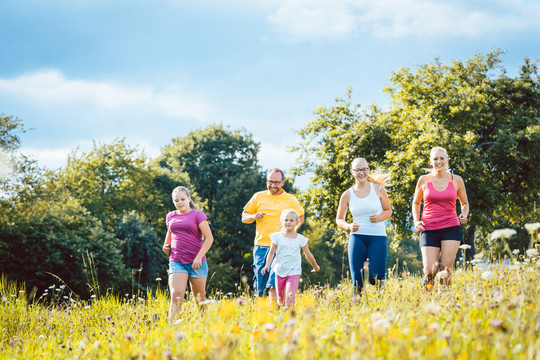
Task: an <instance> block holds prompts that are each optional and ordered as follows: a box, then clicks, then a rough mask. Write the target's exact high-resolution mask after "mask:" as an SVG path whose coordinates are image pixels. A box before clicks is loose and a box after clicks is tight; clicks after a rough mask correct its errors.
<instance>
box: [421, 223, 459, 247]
mask: <svg viewBox="0 0 540 360" xmlns="http://www.w3.org/2000/svg"><path fill="white" fill-rule="evenodd" d="M445 240H458V241H463V232H462V231H461V225H458V226H451V227H447V228H442V229H437V230H424V231H422V232H421V233H420V247H424V246H433V247H438V248H440V247H441V241H445Z"/></svg>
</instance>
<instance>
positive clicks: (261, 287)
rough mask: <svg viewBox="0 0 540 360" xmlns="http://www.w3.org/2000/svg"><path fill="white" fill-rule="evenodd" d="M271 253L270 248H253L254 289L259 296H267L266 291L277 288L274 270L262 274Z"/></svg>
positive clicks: (256, 246) (257, 246)
mask: <svg viewBox="0 0 540 360" xmlns="http://www.w3.org/2000/svg"><path fill="white" fill-rule="evenodd" d="M269 252H270V246H259V245H255V247H254V248H253V272H254V273H255V282H254V284H253V287H254V288H255V291H256V292H257V294H258V295H259V296H263V295H267V293H268V291H266V289H269V288H275V287H276V274H275V273H274V269H272V268H270V271H267V272H265V273H264V275H263V274H261V270H262V268H263V267H265V265H266V255H267V254H268V253H269Z"/></svg>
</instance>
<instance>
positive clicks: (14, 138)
mask: <svg viewBox="0 0 540 360" xmlns="http://www.w3.org/2000/svg"><path fill="white" fill-rule="evenodd" d="M24 132H25V129H24V126H23V122H22V120H21V119H18V118H16V117H13V116H7V115H5V114H3V113H0V150H4V151H5V150H9V151H13V150H16V149H18V148H19V146H20V145H21V139H20V137H19V135H18V133H24Z"/></svg>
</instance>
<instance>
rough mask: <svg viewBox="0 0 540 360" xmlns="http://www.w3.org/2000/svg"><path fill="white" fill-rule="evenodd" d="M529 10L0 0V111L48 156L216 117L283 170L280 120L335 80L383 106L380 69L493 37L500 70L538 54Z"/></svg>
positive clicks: (534, 15) (31, 147)
mask: <svg viewBox="0 0 540 360" xmlns="http://www.w3.org/2000/svg"><path fill="white" fill-rule="evenodd" d="M539 18H540V1H519V0H489V1H488V0H470V1H461V0H457V1H437V0H422V1H421V0H377V1H374V0H370V1H366V0H356V1H353V0H290V1H284V0H266V1H255V0H254V1H248V0H220V1H212V0H199V1H183V0H169V1H164V0H163V1H162V0H153V1H150V0H141V1H137V0H131V1H123V0H108V1H102V0H70V1H68V0H63V1H60V0H57V1H55V0H49V1H43V0H39V1H37V0H35V1H28V0H17V1H1V2H0V51H1V56H0V113H4V114H6V115H13V116H15V117H18V118H21V119H22V120H23V122H24V124H25V126H26V127H27V128H33V130H32V131H29V132H27V133H26V134H24V135H23V137H22V140H23V147H22V150H21V151H22V152H23V153H25V154H27V155H30V156H32V157H34V158H35V159H37V160H38V161H39V163H40V164H41V165H43V166H47V167H49V168H56V167H59V166H62V165H64V163H65V160H66V158H67V154H68V153H69V152H70V151H71V150H73V149H75V148H77V147H78V148H79V149H80V151H87V150H89V149H90V148H91V146H92V141H97V142H102V143H107V142H110V141H112V140H113V139H115V138H125V139H126V141H127V142H128V143H129V144H131V145H138V146H139V148H140V149H142V150H144V151H145V153H146V154H147V155H149V156H151V157H154V156H157V155H158V154H159V152H160V150H161V149H162V147H163V146H165V145H166V144H168V143H169V142H170V140H171V139H172V138H173V137H177V136H184V135H186V134H187V133H188V132H189V131H190V130H192V129H197V128H204V127H206V126H208V125H210V124H213V123H223V124H224V125H225V126H229V127H230V128H231V129H238V128H241V127H243V128H245V129H246V130H247V131H248V132H249V133H251V134H253V136H254V138H255V140H257V141H259V142H260V143H261V152H260V155H259V160H260V163H261V165H262V166H263V167H264V168H270V167H274V166H279V167H282V168H284V169H285V170H288V169H289V168H290V167H291V166H292V165H293V164H294V157H295V155H294V154H291V153H287V152H286V149H287V147H288V146H290V145H294V144H295V143H297V142H298V141H299V139H298V138H297V136H296V135H295V134H294V131H293V130H294V129H300V128H302V127H303V126H304V124H305V123H306V122H309V121H310V120H312V119H313V110H314V109H315V107H316V106H321V105H331V104H332V103H333V99H335V98H336V97H342V96H343V95H345V92H346V89H347V87H348V86H350V87H352V89H353V100H354V101H355V102H356V103H360V104H363V105H367V104H369V103H372V102H376V103H377V104H378V105H380V106H384V105H385V104H387V103H388V101H389V99H388V98H387V97H386V95H385V94H383V92H382V88H383V87H384V86H385V85H387V84H388V77H389V76H390V75H391V71H393V70H397V69H399V68H400V67H402V66H405V67H411V68H414V67H415V65H416V64H419V63H426V62H432V61H433V59H434V58H435V57H440V59H441V61H443V62H449V61H451V60H454V59H460V60H464V59H465V58H467V57H472V56H474V55H475V54H476V53H477V52H479V53H487V52H489V51H490V50H492V49H493V48H501V49H503V50H506V51H507V53H506V55H504V56H503V60H504V64H503V65H504V66H505V68H506V69H507V70H508V72H509V74H511V75H512V74H513V73H515V72H517V71H518V67H519V65H520V64H522V62H523V58H524V57H529V58H533V59H536V58H540V36H539V35H540V21H538V19H539ZM359 155H361V154H359ZM302 181H304V180H300V182H299V183H298V185H299V186H301V187H303V186H305V184H306V183H305V182H304V183H303V182H302Z"/></svg>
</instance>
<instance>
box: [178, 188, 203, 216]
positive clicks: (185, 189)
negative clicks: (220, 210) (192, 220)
mask: <svg viewBox="0 0 540 360" xmlns="http://www.w3.org/2000/svg"><path fill="white" fill-rule="evenodd" d="M178 192H184V193H186V195H187V197H188V198H189V207H190V208H192V209H196V210H199V206H198V205H197V204H195V202H194V201H193V200H192V199H191V192H190V191H189V189H188V188H187V187H185V186H177V187H175V188H174V190H173V191H172V194H174V193H178Z"/></svg>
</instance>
